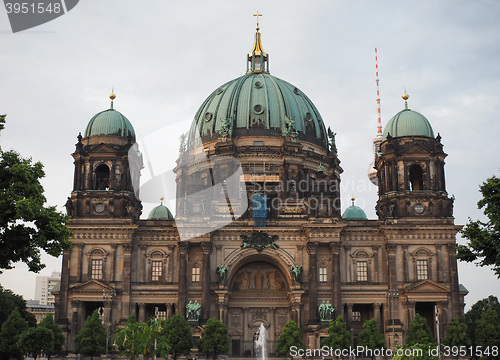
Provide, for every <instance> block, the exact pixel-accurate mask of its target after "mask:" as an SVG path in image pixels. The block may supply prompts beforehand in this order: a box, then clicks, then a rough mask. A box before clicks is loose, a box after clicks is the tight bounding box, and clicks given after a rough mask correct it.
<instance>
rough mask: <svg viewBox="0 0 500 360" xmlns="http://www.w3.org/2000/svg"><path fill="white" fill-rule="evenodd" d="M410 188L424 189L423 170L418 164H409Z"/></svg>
mask: <svg viewBox="0 0 500 360" xmlns="http://www.w3.org/2000/svg"><path fill="white" fill-rule="evenodd" d="M410 190H411V191H419V190H424V172H423V170H422V168H421V167H420V165H418V164H413V165H412V166H410Z"/></svg>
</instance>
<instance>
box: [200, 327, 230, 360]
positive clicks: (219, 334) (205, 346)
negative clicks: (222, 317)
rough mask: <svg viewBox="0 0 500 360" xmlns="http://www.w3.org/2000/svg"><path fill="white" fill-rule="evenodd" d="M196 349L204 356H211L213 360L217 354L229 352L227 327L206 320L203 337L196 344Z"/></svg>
mask: <svg viewBox="0 0 500 360" xmlns="http://www.w3.org/2000/svg"><path fill="white" fill-rule="evenodd" d="M198 349H199V350H200V351H201V352H203V353H204V354H206V355H207V357H208V355H209V354H213V357H214V360H215V359H216V358H217V354H224V353H227V352H228V351H229V337H228V335H227V327H226V325H224V323H223V322H222V321H219V320H217V319H208V321H207V325H206V326H205V329H204V331H203V335H202V337H201V339H200V342H199V343H198Z"/></svg>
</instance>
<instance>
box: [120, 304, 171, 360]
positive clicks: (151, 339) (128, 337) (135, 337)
mask: <svg viewBox="0 0 500 360" xmlns="http://www.w3.org/2000/svg"><path fill="white" fill-rule="evenodd" d="M164 325H165V321H164V320H162V319H155V318H151V319H150V320H149V322H148V323H143V322H137V321H136V319H135V314H132V315H130V316H129V318H128V320H127V325H126V326H125V327H123V328H121V329H118V330H116V332H115V343H116V344H117V346H118V350H119V351H120V355H125V356H126V357H127V358H128V359H132V360H134V359H137V358H139V357H142V359H143V360H147V359H151V358H152V357H153V356H154V355H155V340H156V355H157V356H161V357H163V358H167V356H168V352H167V350H168V345H167V343H166V339H165V338H163V337H162V336H161V331H162V329H163V327H164Z"/></svg>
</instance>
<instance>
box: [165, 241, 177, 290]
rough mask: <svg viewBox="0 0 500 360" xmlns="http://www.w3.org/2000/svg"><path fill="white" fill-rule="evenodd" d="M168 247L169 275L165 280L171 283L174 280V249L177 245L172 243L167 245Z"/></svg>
mask: <svg viewBox="0 0 500 360" xmlns="http://www.w3.org/2000/svg"><path fill="white" fill-rule="evenodd" d="M167 249H168V258H167V276H166V277H165V280H166V281H167V282H169V283H172V282H174V263H175V261H174V259H175V257H174V250H175V247H174V246H172V245H168V246H167Z"/></svg>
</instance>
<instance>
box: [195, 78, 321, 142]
mask: <svg viewBox="0 0 500 360" xmlns="http://www.w3.org/2000/svg"><path fill="white" fill-rule="evenodd" d="M290 120H292V121H293V128H294V129H295V131H296V132H297V138H298V139H299V140H305V141H309V142H311V143H315V144H317V145H319V146H321V147H323V148H326V147H327V132H326V130H325V125H324V123H323V119H322V118H321V115H320V114H319V111H318V109H316V107H315V106H314V104H313V103H312V102H311V100H309V98H308V97H307V96H306V95H305V94H304V93H303V92H302V91H300V90H299V89H298V88H297V87H295V86H294V85H292V84H290V83H288V82H286V81H283V80H281V79H278V78H277V77H274V76H272V75H270V74H269V73H266V72H263V71H262V72H256V71H254V72H249V73H247V74H246V75H243V76H241V77H239V78H237V79H235V80H232V81H230V82H228V83H226V84H224V85H222V86H221V87H219V88H217V89H216V90H215V91H214V92H212V94H210V96H209V97H208V98H207V99H206V100H205V101H204V102H203V104H202V105H201V107H200V108H199V110H198V112H197V113H196V116H195V118H194V121H193V123H192V125H191V129H190V132H189V138H188V147H189V148H194V147H196V146H198V145H199V144H200V143H201V142H206V141H210V140H211V139H216V138H217V137H218V136H219V132H220V131H221V129H222V128H223V126H224V127H225V128H226V129H227V128H228V127H229V128H230V129H231V130H230V134H231V135H230V136H232V137H241V136H285V134H286V131H287V129H288V128H289V127H290V125H287V121H288V123H289V124H290Z"/></svg>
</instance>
